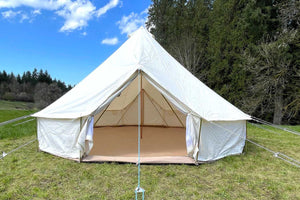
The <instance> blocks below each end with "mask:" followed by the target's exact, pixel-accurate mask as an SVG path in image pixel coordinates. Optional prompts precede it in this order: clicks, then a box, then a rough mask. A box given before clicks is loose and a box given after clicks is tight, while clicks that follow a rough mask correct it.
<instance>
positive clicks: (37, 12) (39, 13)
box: [32, 9, 42, 15]
mask: <svg viewBox="0 0 300 200" xmlns="http://www.w3.org/2000/svg"><path fill="white" fill-rule="evenodd" d="M32 14H33V15H41V14H42V13H41V10H39V9H36V10H34V11H32Z"/></svg>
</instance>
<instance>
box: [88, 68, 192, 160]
mask: <svg viewBox="0 0 300 200" xmlns="http://www.w3.org/2000/svg"><path fill="white" fill-rule="evenodd" d="M139 76H140V75H138V76H137V77H136V78H135V79H134V80H133V81H132V82H131V83H130V84H129V85H128V86H127V88H125V89H124V90H123V91H122V93H121V94H120V95H119V96H118V97H116V98H115V99H114V100H113V101H112V102H111V103H110V104H109V105H108V106H107V107H106V108H105V109H103V110H102V111H100V112H99V113H98V114H96V115H95V116H94V133H93V143H94V145H93V148H92V149H91V151H90V153H89V156H87V157H86V158H85V159H84V160H83V161H90V162H92V161H117V162H137V155H138V150H137V147H138V112H140V117H141V119H140V123H141V138H140V139H141V162H144V163H145V162H146V163H194V160H193V159H192V158H189V157H187V150H186V141H185V140H186V137H185V134H186V133H185V132H186V127H185V121H186V115H185V114H184V113H182V112H180V111H179V110H178V109H177V108H176V107H175V106H174V105H173V104H172V103H171V102H170V101H168V100H167V98H166V97H165V96H164V95H163V94H161V93H160V92H159V91H158V90H157V89H156V88H155V87H154V86H153V85H152V84H150V83H149V81H148V80H147V79H146V78H145V77H144V76H143V75H142V73H141V77H139ZM139 84H140V90H139ZM139 98H140V99H139ZM138 100H140V109H138Z"/></svg>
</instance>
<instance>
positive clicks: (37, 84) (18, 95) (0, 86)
mask: <svg viewBox="0 0 300 200" xmlns="http://www.w3.org/2000/svg"><path fill="white" fill-rule="evenodd" d="M71 88H72V86H71V85H68V86H67V85H66V84H65V83H64V82H62V81H60V80H56V79H53V78H52V77H51V76H50V74H49V73H48V72H47V70H46V71H43V70H42V69H41V70H39V71H38V70H37V69H34V70H33V71H32V72H30V71H27V72H24V73H23V75H22V76H21V75H20V74H18V75H14V74H13V73H10V74H8V73H7V72H6V71H2V72H1V71H0V99H2V100H9V101H25V102H34V103H35V105H36V107H37V108H44V107H46V106H47V105H49V104H50V103H52V102H53V101H55V100H56V99H58V98H59V97H61V96H62V95H63V94H65V93H66V92H67V91H69V90H70V89H71Z"/></svg>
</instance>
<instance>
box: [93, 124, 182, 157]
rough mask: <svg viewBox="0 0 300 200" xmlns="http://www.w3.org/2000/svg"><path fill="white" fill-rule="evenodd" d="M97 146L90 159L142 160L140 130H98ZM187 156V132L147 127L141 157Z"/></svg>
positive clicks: (127, 128)
mask: <svg viewBox="0 0 300 200" xmlns="http://www.w3.org/2000/svg"><path fill="white" fill-rule="evenodd" d="M93 139H94V146H93V148H92V150H91V152H90V153H89V155H100V156H122V157H135V156H138V128H137V126H123V127H100V128H95V129H94V138H93ZM159 156H187V152H186V144H185V128H174V127H169V128H165V127H148V126H145V127H143V138H142V139H141V157H159Z"/></svg>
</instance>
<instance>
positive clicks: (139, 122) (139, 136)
mask: <svg viewBox="0 0 300 200" xmlns="http://www.w3.org/2000/svg"><path fill="white" fill-rule="evenodd" d="M138 73H139V78H140V79H141V70H139V71H138ZM138 89H139V96H141V81H139V82H138ZM140 157H141V98H140V97H139V98H138V163H137V165H138V186H137V187H136V188H135V199H136V200H137V199H138V193H142V199H143V200H144V194H145V190H144V189H143V188H141V187H140V180H141V162H140Z"/></svg>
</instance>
